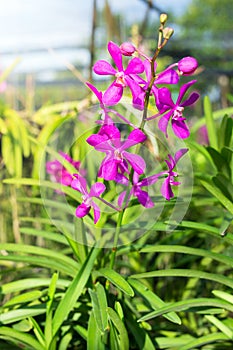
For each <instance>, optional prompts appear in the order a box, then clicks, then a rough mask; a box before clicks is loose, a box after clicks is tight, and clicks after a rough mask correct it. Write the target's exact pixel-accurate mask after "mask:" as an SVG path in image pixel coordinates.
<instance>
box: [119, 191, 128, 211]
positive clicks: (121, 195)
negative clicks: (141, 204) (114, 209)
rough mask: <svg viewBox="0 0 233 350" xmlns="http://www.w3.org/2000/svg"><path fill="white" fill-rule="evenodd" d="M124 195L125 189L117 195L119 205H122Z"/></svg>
mask: <svg viewBox="0 0 233 350" xmlns="http://www.w3.org/2000/svg"><path fill="white" fill-rule="evenodd" d="M125 195H126V191H123V192H122V193H121V194H120V195H119V197H118V201H117V203H118V205H119V207H122V204H123V202H124V200H125Z"/></svg>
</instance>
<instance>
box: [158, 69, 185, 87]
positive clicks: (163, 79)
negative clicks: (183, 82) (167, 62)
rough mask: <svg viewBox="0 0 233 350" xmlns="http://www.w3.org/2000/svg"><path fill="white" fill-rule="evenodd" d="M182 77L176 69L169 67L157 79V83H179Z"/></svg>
mask: <svg viewBox="0 0 233 350" xmlns="http://www.w3.org/2000/svg"><path fill="white" fill-rule="evenodd" d="M179 80H180V78H179V75H178V74H177V72H176V71H175V70H174V69H168V70H166V71H165V72H162V73H161V74H159V76H158V77H157V79H156V80H155V84H177V83H178V82H179Z"/></svg>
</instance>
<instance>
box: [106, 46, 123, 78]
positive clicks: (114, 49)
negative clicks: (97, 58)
mask: <svg viewBox="0 0 233 350" xmlns="http://www.w3.org/2000/svg"><path fill="white" fill-rule="evenodd" d="M108 51H109V53H110V55H111V56H112V59H113V61H114V63H115V65H116V66H117V68H118V70H119V71H120V72H121V71H123V65H122V53H121V49H120V48H119V46H117V45H116V44H115V43H114V42H112V41H110V42H109V43H108Z"/></svg>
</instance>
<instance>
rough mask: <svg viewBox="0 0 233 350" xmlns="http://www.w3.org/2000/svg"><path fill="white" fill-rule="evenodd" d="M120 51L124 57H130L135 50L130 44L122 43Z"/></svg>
mask: <svg viewBox="0 0 233 350" xmlns="http://www.w3.org/2000/svg"><path fill="white" fill-rule="evenodd" d="M120 50H121V53H122V55H124V56H132V54H133V53H134V52H135V51H136V48H135V47H134V46H133V45H132V44H131V43H127V42H125V43H123V44H121V46H120Z"/></svg>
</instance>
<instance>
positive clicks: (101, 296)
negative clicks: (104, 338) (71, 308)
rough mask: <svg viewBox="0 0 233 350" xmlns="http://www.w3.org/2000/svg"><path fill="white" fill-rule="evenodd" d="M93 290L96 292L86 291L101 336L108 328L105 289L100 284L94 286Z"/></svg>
mask: <svg viewBox="0 0 233 350" xmlns="http://www.w3.org/2000/svg"><path fill="white" fill-rule="evenodd" d="M95 289H96V291H93V290H91V289H90V288H89V289H88V291H89V294H90V296H91V301H92V306H93V312H94V317H95V321H96V325H97V327H98V328H99V330H100V332H101V334H104V333H105V331H106V329H107V328H108V314H107V307H108V305H107V298H106V294H105V289H104V287H103V286H102V285H101V284H100V283H97V284H96V286H95Z"/></svg>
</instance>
